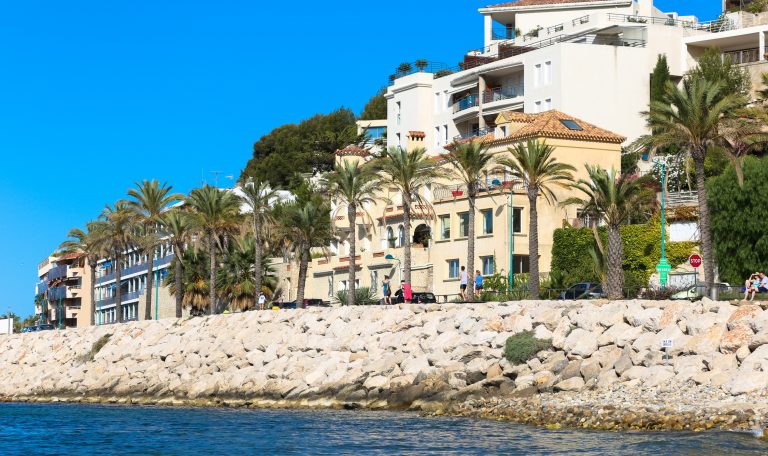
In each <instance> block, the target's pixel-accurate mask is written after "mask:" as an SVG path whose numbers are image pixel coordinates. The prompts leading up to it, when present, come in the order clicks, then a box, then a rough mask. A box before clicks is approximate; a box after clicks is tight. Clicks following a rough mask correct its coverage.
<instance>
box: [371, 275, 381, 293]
mask: <svg viewBox="0 0 768 456" xmlns="http://www.w3.org/2000/svg"><path fill="white" fill-rule="evenodd" d="M378 286H379V271H371V290H375V289H376V287H378Z"/></svg>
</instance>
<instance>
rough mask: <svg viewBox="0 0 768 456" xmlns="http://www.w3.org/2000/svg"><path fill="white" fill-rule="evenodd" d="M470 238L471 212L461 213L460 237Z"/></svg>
mask: <svg viewBox="0 0 768 456" xmlns="http://www.w3.org/2000/svg"><path fill="white" fill-rule="evenodd" d="M467 236H469V212H460V213H459V237H463V238H465V237H467Z"/></svg>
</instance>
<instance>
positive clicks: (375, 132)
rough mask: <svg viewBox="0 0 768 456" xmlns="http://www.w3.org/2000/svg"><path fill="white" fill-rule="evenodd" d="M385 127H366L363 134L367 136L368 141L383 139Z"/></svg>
mask: <svg viewBox="0 0 768 456" xmlns="http://www.w3.org/2000/svg"><path fill="white" fill-rule="evenodd" d="M385 130H386V128H385V127H368V128H366V130H365V134H366V135H368V141H370V142H372V141H375V140H377V139H381V138H382V137H384V133H385Z"/></svg>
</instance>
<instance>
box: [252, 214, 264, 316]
mask: <svg viewBox="0 0 768 456" xmlns="http://www.w3.org/2000/svg"><path fill="white" fill-rule="evenodd" d="M253 238H254V240H255V242H254V244H255V249H256V251H255V252H254V261H253V269H254V271H253V308H254V309H258V308H259V293H260V292H261V272H262V271H261V220H260V218H259V213H258V211H256V210H254V212H253Z"/></svg>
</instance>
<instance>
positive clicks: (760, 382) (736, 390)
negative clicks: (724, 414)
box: [726, 372, 768, 396]
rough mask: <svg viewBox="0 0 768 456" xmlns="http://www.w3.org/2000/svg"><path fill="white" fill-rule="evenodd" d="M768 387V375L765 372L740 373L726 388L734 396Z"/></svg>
mask: <svg viewBox="0 0 768 456" xmlns="http://www.w3.org/2000/svg"><path fill="white" fill-rule="evenodd" d="M765 387H768V375H766V374H765V372H739V373H738V375H735V376H733V377H732V380H731V381H730V382H729V383H728V384H727V386H726V388H727V389H728V391H730V393H731V394H733V395H734V396H736V395H739V394H744V393H751V392H753V391H758V390H761V389H763V388H765Z"/></svg>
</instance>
